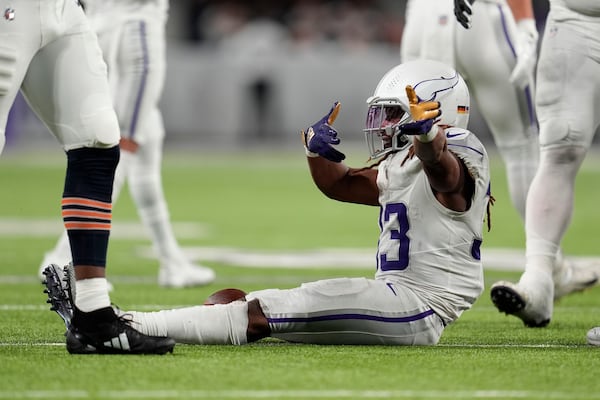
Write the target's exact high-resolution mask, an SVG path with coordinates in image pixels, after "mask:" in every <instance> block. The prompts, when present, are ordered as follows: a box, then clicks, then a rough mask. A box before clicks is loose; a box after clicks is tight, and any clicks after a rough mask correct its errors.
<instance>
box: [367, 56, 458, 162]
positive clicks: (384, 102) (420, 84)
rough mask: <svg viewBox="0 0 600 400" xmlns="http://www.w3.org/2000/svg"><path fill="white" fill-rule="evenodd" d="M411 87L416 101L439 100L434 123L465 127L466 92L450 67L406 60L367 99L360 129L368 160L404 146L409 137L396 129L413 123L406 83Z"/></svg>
mask: <svg viewBox="0 0 600 400" xmlns="http://www.w3.org/2000/svg"><path fill="white" fill-rule="evenodd" d="M408 85H410V86H412V87H413V89H414V90H415V93H416V94H417V97H418V98H419V101H439V102H440V109H441V111H442V114H441V115H440V117H439V118H438V124H440V125H448V126H455V127H459V128H463V129H466V127H467V123H468V121H469V91H468V89H467V85H466V84H465V82H464V80H463V79H462V77H461V76H460V75H459V74H458V73H457V72H456V71H455V70H454V68H452V67H450V66H448V65H446V64H444V63H441V62H439V61H433V60H415V61H409V62H406V63H403V64H400V65H397V66H396V67H394V68H392V69H391V70H389V71H388V72H387V73H386V74H385V75H384V76H383V78H381V80H380V81H379V83H378V85H377V87H376V88H375V92H374V93H373V96H371V97H369V98H368V99H367V107H368V108H367V120H366V127H365V129H364V130H363V131H364V133H365V138H366V141H367V147H368V149H369V152H370V156H371V159H376V158H379V157H382V156H384V155H386V154H388V153H391V152H395V151H400V150H403V149H405V148H406V147H408V146H409V145H410V143H412V140H411V138H409V137H407V136H406V135H401V134H400V128H401V127H402V126H403V125H405V124H407V123H410V122H414V121H413V120H412V117H411V115H410V107H409V102H408V97H407V95H406V86H408Z"/></svg>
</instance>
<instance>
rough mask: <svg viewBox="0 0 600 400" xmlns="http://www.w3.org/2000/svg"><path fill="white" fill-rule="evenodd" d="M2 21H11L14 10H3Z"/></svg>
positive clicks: (13, 16)
mask: <svg viewBox="0 0 600 400" xmlns="http://www.w3.org/2000/svg"><path fill="white" fill-rule="evenodd" d="M4 19H5V20H7V21H12V20H13V19H15V10H13V9H12V8H7V9H6V10H4Z"/></svg>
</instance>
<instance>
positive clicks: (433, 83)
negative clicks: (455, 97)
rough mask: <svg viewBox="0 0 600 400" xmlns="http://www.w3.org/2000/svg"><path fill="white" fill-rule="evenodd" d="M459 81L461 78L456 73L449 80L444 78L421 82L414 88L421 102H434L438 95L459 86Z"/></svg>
mask: <svg viewBox="0 0 600 400" xmlns="http://www.w3.org/2000/svg"><path fill="white" fill-rule="evenodd" d="M459 81H460V78H459V76H458V73H455V74H454V76H452V77H449V78H446V77H443V76H442V77H439V78H436V79H428V80H426V81H421V82H419V83H417V84H416V85H414V86H413V87H414V89H415V92H416V93H417V97H419V100H421V101H434V100H435V98H436V97H437V95H438V93H441V92H445V91H447V90H450V89H452V88H454V87H455V86H456V85H458V82H459Z"/></svg>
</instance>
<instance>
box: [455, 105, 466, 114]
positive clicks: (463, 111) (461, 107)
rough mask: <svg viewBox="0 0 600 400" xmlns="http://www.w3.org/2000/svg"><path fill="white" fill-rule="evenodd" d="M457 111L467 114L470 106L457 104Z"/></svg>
mask: <svg viewBox="0 0 600 400" xmlns="http://www.w3.org/2000/svg"><path fill="white" fill-rule="evenodd" d="M456 112H457V113H459V114H467V113H468V112H469V107H467V106H456Z"/></svg>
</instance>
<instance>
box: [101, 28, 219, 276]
mask: <svg viewBox="0 0 600 400" xmlns="http://www.w3.org/2000/svg"><path fill="white" fill-rule="evenodd" d="M115 53H116V56H115V62H116V64H117V65H116V66H115V68H114V69H115V70H117V71H118V76H117V77H111V79H116V80H117V81H118V84H116V85H114V84H113V85H112V86H113V88H115V92H114V103H115V105H116V112H117V116H118V118H119V125H120V127H121V136H122V138H123V139H122V149H123V153H126V154H125V155H124V158H125V159H126V160H127V163H126V164H125V165H126V167H127V168H126V169H122V170H121V169H119V170H117V174H120V173H123V174H124V175H125V174H126V175H127V181H128V183H129V190H130V193H131V195H132V198H133V200H134V202H135V204H136V207H137V210H138V214H139V215H140V218H141V220H142V222H143V224H144V226H145V227H146V228H147V230H148V232H149V233H150V236H151V238H152V243H153V245H154V248H155V249H156V251H157V253H158V257H159V260H160V271H159V277H158V281H159V284H160V285H162V286H168V287H183V286H194V285H204V284H207V283H210V282H212V281H213V280H214V272H213V271H212V270H211V269H209V268H206V267H201V266H197V265H193V264H192V263H191V262H190V261H189V260H188V259H187V258H186V256H185V255H184V253H183V251H182V250H181V248H180V247H179V244H178V243H177V240H176V238H175V235H174V232H173V228H172V226H171V221H170V218H169V211H168V207H167V202H166V200H165V196H164V192H163V186H162V180H161V163H162V151H163V139H164V134H165V133H164V125H163V121H162V116H161V113H160V110H159V107H158V103H159V99H160V95H161V92H162V87H163V82H164V74H165V60H166V56H165V32H164V21H162V19H160V18H156V19H150V18H148V19H143V20H132V21H129V22H127V23H126V24H125V25H124V26H123V27H122V29H121V33H120V39H119V42H118V46H117V48H116V51H115ZM125 144H127V145H125Z"/></svg>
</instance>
